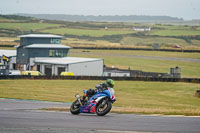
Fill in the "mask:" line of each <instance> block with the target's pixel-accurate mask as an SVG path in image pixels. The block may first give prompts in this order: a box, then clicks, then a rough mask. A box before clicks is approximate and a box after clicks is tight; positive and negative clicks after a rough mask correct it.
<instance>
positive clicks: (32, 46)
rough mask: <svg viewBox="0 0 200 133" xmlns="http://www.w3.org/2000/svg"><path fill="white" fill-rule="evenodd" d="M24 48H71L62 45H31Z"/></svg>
mask: <svg viewBox="0 0 200 133" xmlns="http://www.w3.org/2000/svg"><path fill="white" fill-rule="evenodd" d="M25 48H68V49H69V48H71V47H69V46H65V45H62V44H31V45H28V46H25Z"/></svg>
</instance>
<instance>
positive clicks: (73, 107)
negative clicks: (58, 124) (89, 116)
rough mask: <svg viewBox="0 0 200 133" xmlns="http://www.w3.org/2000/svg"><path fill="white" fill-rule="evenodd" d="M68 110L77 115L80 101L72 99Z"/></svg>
mask: <svg viewBox="0 0 200 133" xmlns="http://www.w3.org/2000/svg"><path fill="white" fill-rule="evenodd" d="M70 112H71V113H72V114H73V115H78V114H80V103H79V101H78V100H76V101H74V102H73V103H72V105H71V107H70Z"/></svg>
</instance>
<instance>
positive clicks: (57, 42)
mask: <svg viewBox="0 0 200 133" xmlns="http://www.w3.org/2000/svg"><path fill="white" fill-rule="evenodd" d="M60 43H61V40H60V39H55V38H53V39H51V44H60Z"/></svg>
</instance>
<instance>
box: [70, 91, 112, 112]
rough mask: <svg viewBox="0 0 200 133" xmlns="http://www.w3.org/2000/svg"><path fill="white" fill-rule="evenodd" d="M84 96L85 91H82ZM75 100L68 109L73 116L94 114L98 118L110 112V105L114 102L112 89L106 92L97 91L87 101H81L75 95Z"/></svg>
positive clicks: (80, 98) (77, 95)
mask: <svg viewBox="0 0 200 133" xmlns="http://www.w3.org/2000/svg"><path fill="white" fill-rule="evenodd" d="M83 92H84V94H86V93H87V90H83ZM75 97H76V100H75V101H74V102H73V103H72V105H71V107H70V112H71V113H72V114H74V115H78V114H80V113H96V114H97V115H98V116H104V115H106V114H107V113H108V112H110V110H111V108H112V104H113V103H114V102H115V101H116V98H115V95H114V89H113V88H108V89H106V90H99V89H97V91H96V93H95V94H94V95H93V96H91V97H89V98H88V100H82V99H83V98H82V97H81V96H80V95H79V94H76V95H75Z"/></svg>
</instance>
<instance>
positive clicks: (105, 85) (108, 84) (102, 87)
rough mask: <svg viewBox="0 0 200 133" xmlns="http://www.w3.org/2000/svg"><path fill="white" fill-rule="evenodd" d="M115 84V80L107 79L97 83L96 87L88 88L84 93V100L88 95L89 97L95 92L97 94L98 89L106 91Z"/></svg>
mask: <svg viewBox="0 0 200 133" xmlns="http://www.w3.org/2000/svg"><path fill="white" fill-rule="evenodd" d="M114 85H115V82H114V80H112V79H107V80H106V82H104V83H100V84H98V85H96V89H88V90H87V92H86V93H85V94H84V95H83V100H85V98H86V97H88V98H89V97H92V96H93V95H94V94H96V92H97V90H98V91H104V90H106V89H108V88H113V87H114Z"/></svg>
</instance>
